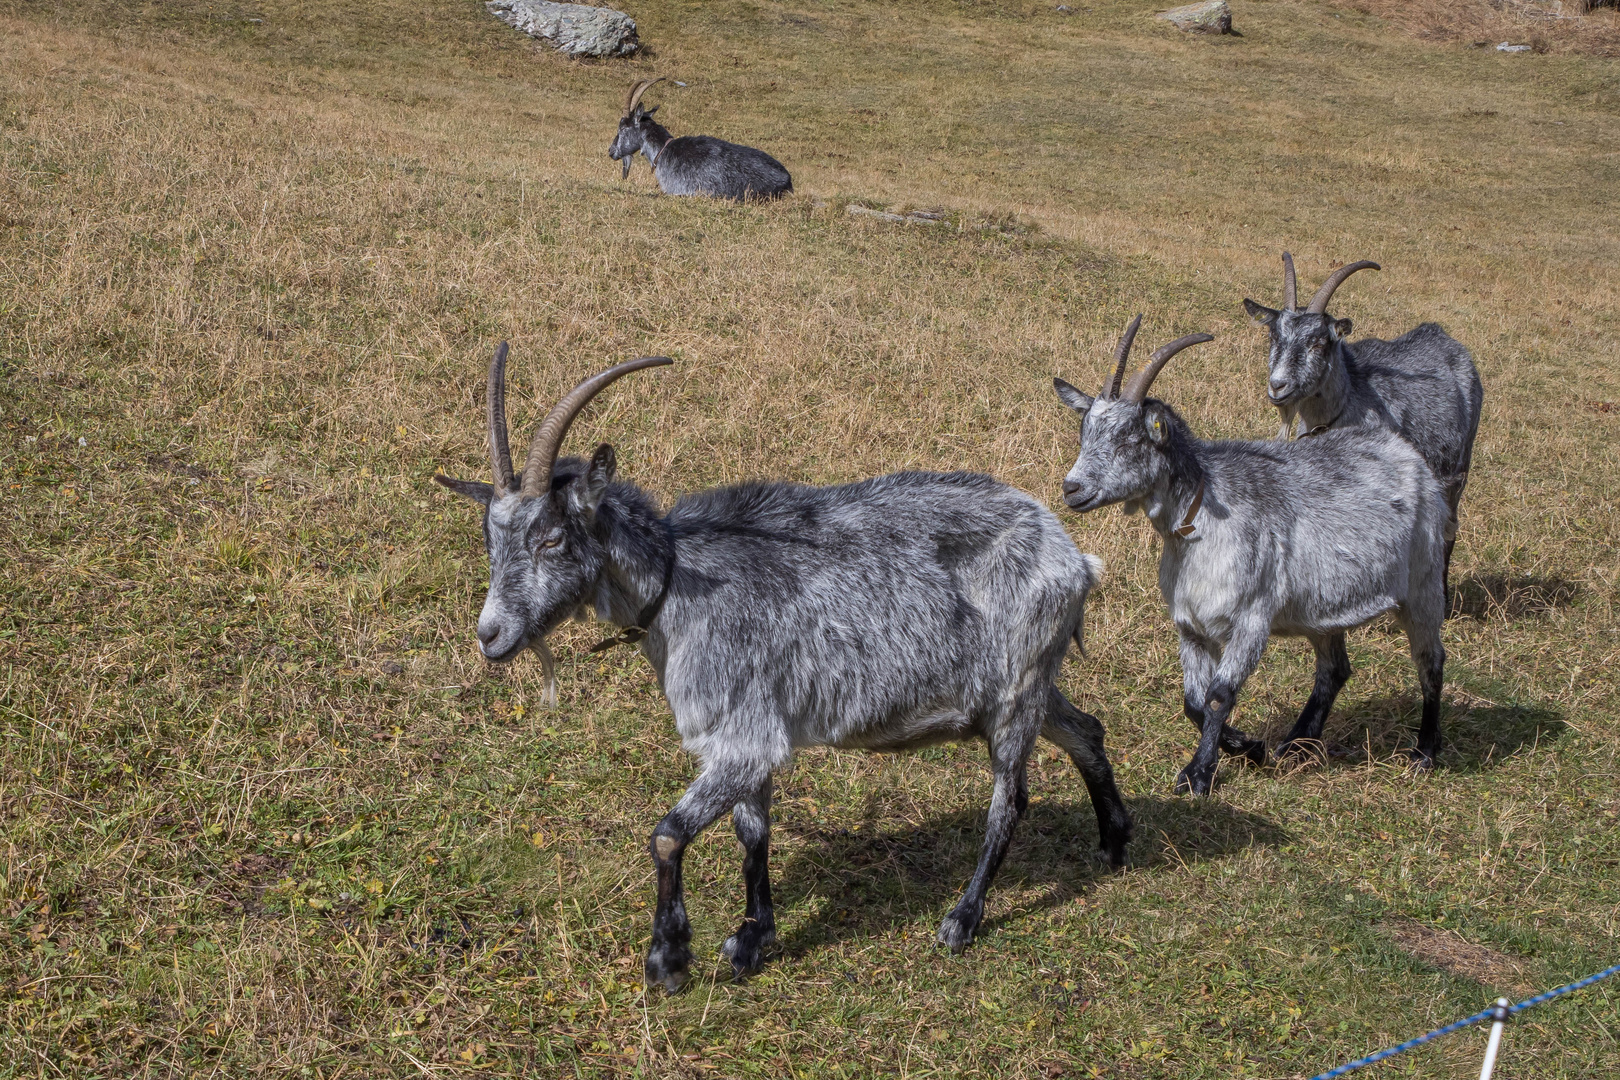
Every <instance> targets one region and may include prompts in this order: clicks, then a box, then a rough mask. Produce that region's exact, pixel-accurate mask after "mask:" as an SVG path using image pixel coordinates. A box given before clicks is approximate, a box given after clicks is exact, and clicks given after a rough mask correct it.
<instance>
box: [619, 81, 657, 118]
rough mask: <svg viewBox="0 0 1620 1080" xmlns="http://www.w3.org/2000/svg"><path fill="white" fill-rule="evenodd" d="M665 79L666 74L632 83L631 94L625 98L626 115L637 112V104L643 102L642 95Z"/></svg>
mask: <svg viewBox="0 0 1620 1080" xmlns="http://www.w3.org/2000/svg"><path fill="white" fill-rule="evenodd" d="M663 81H664V76H662V75H660V76H659V77H658V78H656V79H642V80H641V81H640V82H637V83H632V84H631V86H630V96H629V97H627V98H625V99H624V115H625V116H629V115H630V114H631V113H633V112H635V111H636V106H637V105H640V104H641V95H642V94H645V93H646V92H647V91H648V90H651V89H652V88H653V87H654V86H655V85H657V84H658V83H661V82H663Z"/></svg>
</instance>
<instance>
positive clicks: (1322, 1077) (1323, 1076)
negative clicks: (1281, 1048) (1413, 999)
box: [1311, 964, 1620, 1080]
mask: <svg viewBox="0 0 1620 1080" xmlns="http://www.w3.org/2000/svg"><path fill="white" fill-rule="evenodd" d="M1610 975H1620V964H1616V965H1614V966H1613V967H1611V968H1605V969H1604V970H1602V971H1600V972H1598V973H1597V974H1596V975H1588V976H1587V977H1586V978H1584V979H1581V980H1580V981H1579V982H1572V983H1570V984H1569V985H1567V986H1560V987H1559V988H1558V989H1556V990H1549V991H1547V992H1546V993H1545V994H1537V995H1536V996H1535V997H1533V998H1527V999H1525V1000H1524V1001H1521V1002H1519V1003H1518V1004H1517V1005H1512V1006H1509V1008H1508V1013H1509V1015H1512V1014H1514V1013H1520V1012H1523V1011H1524V1010H1525V1009H1529V1008H1533V1007H1534V1006H1536V1005H1540V1004H1543V1003H1544V1002H1548V1001H1551V1000H1552V999H1553V998H1555V997H1561V996H1563V995H1564V994H1572V993H1574V992H1575V991H1577V990H1583V989H1585V988H1586V987H1588V986H1591V985H1592V984H1593V983H1595V982H1599V981H1601V980H1603V979H1607V978H1608V977H1609V976H1610ZM1495 1012H1496V1006H1494V1005H1493V1006H1491V1007H1490V1008H1488V1009H1483V1010H1481V1011H1480V1012H1477V1013H1475V1014H1474V1015H1473V1016H1470V1017H1467V1018H1465V1019H1462V1020H1458V1021H1457V1022H1456V1023H1454V1024H1447V1025H1446V1026H1445V1027H1443V1028H1435V1029H1434V1030H1433V1031H1431V1032H1429V1033H1428V1034H1427V1035H1419V1036H1418V1037H1417V1038H1415V1039H1410V1040H1408V1041H1406V1042H1403V1043H1401V1045H1399V1046H1392V1047H1390V1048H1389V1049H1388V1050H1380V1051H1378V1053H1376V1054H1368V1055H1367V1056H1366V1057H1364V1058H1358V1059H1357V1060H1355V1061H1352V1062H1350V1063H1349V1064H1348V1065H1340V1066H1339V1067H1338V1068H1337V1069H1329V1070H1328V1071H1327V1072H1325V1073H1318V1074H1317V1075H1316V1076H1313V1077H1311V1080H1334V1078H1335V1077H1339V1076H1343V1075H1344V1074H1345V1073H1349V1072H1355V1071H1356V1070H1357V1069H1359V1068H1361V1067H1362V1066H1364V1065H1373V1064H1376V1063H1377V1062H1380V1061H1383V1060H1384V1059H1385V1058H1392V1057H1394V1056H1395V1055H1396V1054H1404V1053H1406V1052H1407V1051H1408V1050H1412V1049H1415V1048H1416V1047H1419V1046H1422V1045H1423V1044H1424V1043H1426V1042H1433V1041H1434V1040H1435V1039H1438V1038H1439V1037H1440V1036H1442V1035H1450V1034H1451V1033H1452V1032H1453V1031H1461V1030H1462V1029H1463V1028H1465V1027H1469V1026H1470V1025H1473V1024H1478V1023H1480V1022H1482V1021H1485V1020H1489V1019H1490V1018H1491V1015H1492V1014H1493V1013H1495Z"/></svg>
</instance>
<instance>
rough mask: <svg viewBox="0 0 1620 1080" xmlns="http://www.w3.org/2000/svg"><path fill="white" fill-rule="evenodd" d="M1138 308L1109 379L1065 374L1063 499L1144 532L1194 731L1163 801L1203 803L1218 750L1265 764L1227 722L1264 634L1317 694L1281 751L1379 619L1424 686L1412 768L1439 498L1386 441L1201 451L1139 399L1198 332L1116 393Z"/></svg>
mask: <svg viewBox="0 0 1620 1080" xmlns="http://www.w3.org/2000/svg"><path fill="white" fill-rule="evenodd" d="M1141 322H1142V317H1141V316H1140V315H1138V316H1137V317H1136V319H1135V320H1134V321H1133V322H1132V323H1131V325H1130V327H1129V328H1128V329H1127V330H1126V331H1125V336H1124V337H1122V338H1121V339H1120V342H1119V348H1118V350H1117V351H1116V353H1115V359H1116V366H1115V369H1114V375H1113V379H1112V381H1111V382H1110V383H1108V384H1106V385H1105V386H1104V388H1103V390H1102V392H1101V393H1100V394H1099V395H1098V396H1097V397H1096V398H1091V397H1088V396H1086V395H1085V394H1082V393H1081V392H1080V391H1079V390H1076V389H1075V388H1074V387H1073V386H1070V385H1069V384H1068V383H1066V382H1064V381H1063V380H1062V379H1056V380H1054V381H1053V385H1054V387H1055V388H1056V390H1057V394H1058V397H1059V399H1061V400H1062V401H1063V403H1064V404H1065V405H1067V406H1069V408H1071V409H1074V410H1075V411H1076V412H1078V413H1080V414H1081V415H1082V416H1083V417H1084V420H1083V422H1082V425H1081V430H1080V456H1079V458H1078V459H1077V460H1076V461H1075V463H1074V468H1072V469H1070V470H1069V474H1068V476H1067V477H1066V478H1065V479H1064V481H1063V498H1064V501H1065V502H1066V503H1068V505H1069V506H1070V507H1072V508H1073V509H1075V510H1078V511H1080V512H1081V513H1086V512H1089V511H1092V510H1096V509H1098V508H1100V507H1103V506H1108V505H1110V504H1112V503H1117V502H1123V503H1124V504H1125V507H1126V509H1127V510H1132V509H1140V510H1142V511H1144V512H1145V513H1146V514H1147V517H1148V520H1149V521H1151V522H1152V523H1153V527H1154V528H1155V529H1156V530H1158V533H1159V536H1160V537H1161V538H1162V539H1163V542H1164V550H1163V553H1162V554H1161V555H1160V558H1159V591H1160V592H1161V593H1162V594H1163V596H1164V600H1165V603H1166V604H1167V605H1169V608H1170V618H1171V619H1172V620H1173V621H1174V622H1175V625H1176V631H1177V633H1178V634H1179V635H1180V637H1181V667H1182V675H1183V681H1184V698H1183V701H1184V706H1185V710H1186V713H1187V717H1188V719H1190V720H1191V721H1192V722H1193V725H1194V726H1195V727H1197V728H1198V729H1199V730H1200V732H1201V738H1200V741H1199V744H1198V750H1197V753H1196V754H1195V755H1194V756H1193V759H1192V762H1191V763H1190V764H1188V765H1187V767H1186V768H1184V769H1182V770H1181V774H1180V776H1179V777H1178V778H1177V780H1176V789H1177V791H1191V792H1193V793H1194V794H1199V795H1203V794H1208V792H1209V790H1210V786H1211V784H1212V783H1213V781H1214V777H1215V765H1216V757H1217V754H1216V748H1217V746H1218V747H1219V748H1220V749H1221V750H1224V751H1225V752H1227V753H1229V754H1242V755H1244V756H1246V757H1248V758H1249V759H1250V760H1251V761H1253V762H1255V763H1256V764H1262V763H1264V761H1265V753H1266V751H1265V745H1264V744H1263V743H1262V742H1260V741H1259V740H1257V739H1251V738H1250V737H1249V736H1247V735H1245V734H1244V733H1243V732H1241V731H1239V730H1237V729H1235V728H1232V727H1229V726H1228V725H1227V723H1226V720H1227V718H1228V717H1229V716H1231V714H1232V708H1233V706H1234V705H1235V704H1236V701H1237V695H1238V692H1239V691H1240V690H1242V688H1243V684H1244V682H1245V681H1246V680H1247V679H1248V677H1249V675H1250V674H1251V673H1252V672H1253V671H1254V669H1255V666H1256V665H1257V664H1258V663H1259V662H1260V657H1261V654H1262V653H1264V652H1265V648H1266V642H1267V640H1268V639H1269V638H1270V637H1271V635H1273V634H1284V635H1297V636H1302V637H1304V638H1306V639H1307V640H1309V641H1310V643H1311V645H1312V646H1313V647H1314V648H1315V650H1316V685H1315V687H1314V688H1313V689H1312V691H1311V696H1310V699H1309V700H1308V701H1307V702H1306V703H1305V707H1304V709H1303V710H1302V711H1301V712H1300V714H1299V720H1298V722H1297V723H1295V725H1294V728H1293V730H1292V731H1291V732H1289V734H1288V740H1287V742H1286V743H1285V744H1284V745H1283V747H1282V748H1280V749H1279V753H1290V752H1293V751H1295V750H1298V749H1302V747H1299V746H1298V743H1299V741H1300V740H1304V739H1317V738H1318V737H1319V736H1320V735H1321V731H1322V722H1323V720H1325V719H1326V717H1327V714H1328V712H1329V710H1331V709H1332V707H1333V701H1334V698H1336V697H1337V696H1338V693H1339V690H1340V689H1341V688H1342V687H1343V686H1344V683H1345V681H1346V680H1347V679H1348V678H1349V677H1350V659H1349V657H1348V655H1346V653H1345V647H1344V635H1345V631H1347V630H1350V629H1352V628H1354V627H1357V626H1361V625H1363V624H1364V623H1366V622H1368V621H1369V620H1371V619H1373V618H1375V617H1376V616H1378V615H1379V614H1381V613H1383V612H1385V611H1391V610H1393V612H1394V615H1395V618H1396V620H1397V621H1398V622H1399V623H1400V625H1401V627H1402V628H1403V629H1404V630H1405V631H1406V635H1407V639H1408V641H1409V642H1410V645H1411V650H1412V659H1413V662H1414V663H1415V664H1416V665H1417V669H1418V679H1419V682H1420V683H1421V684H1422V687H1423V725H1422V729H1421V730H1420V732H1419V733H1418V746H1417V761H1418V764H1419V765H1421V766H1425V767H1429V766H1432V765H1433V763H1434V756H1435V754H1436V753H1438V752H1439V749H1440V726H1439V719H1440V687H1441V680H1442V677H1443V673H1444V666H1445V656H1446V654H1445V649H1444V648H1443V647H1442V646H1441V643H1440V627H1441V623H1442V620H1443V618H1444V614H1445V612H1444V607H1445V600H1444V592H1443V590H1442V587H1441V573H1442V563H1441V560H1442V558H1443V557H1444V549H1445V534H1446V504H1445V496H1444V494H1443V493H1442V492H1441V490H1440V485H1439V484H1438V483H1437V482H1436V481H1435V479H1434V474H1433V473H1432V472H1430V471H1429V467H1428V466H1427V465H1425V464H1424V462H1423V459H1422V458H1421V457H1419V456H1418V454H1417V452H1416V451H1415V450H1413V449H1412V447H1411V446H1410V445H1409V444H1407V443H1406V442H1405V441H1404V440H1402V439H1400V438H1399V437H1397V436H1396V435H1394V434H1392V433H1390V432H1388V431H1383V430H1376V429H1375V430H1372V431H1366V432H1360V431H1340V430H1337V429H1335V430H1331V431H1328V432H1326V433H1324V434H1322V435H1320V436H1318V437H1316V438H1314V439H1302V440H1300V441H1297V442H1277V441H1265V442H1204V441H1202V440H1200V439H1198V438H1196V437H1195V436H1194V435H1193V434H1192V432H1191V431H1190V430H1189V429H1188V427H1187V425H1186V423H1185V422H1184V421H1183V420H1182V419H1181V417H1180V416H1178V415H1177V414H1176V411H1175V410H1174V409H1172V408H1171V407H1170V406H1168V405H1166V404H1165V403H1164V402H1162V401H1159V400H1156V399H1154V398H1149V397H1148V396H1147V393H1148V390H1149V389H1150V388H1151V387H1152V386H1153V380H1154V379H1155V378H1156V377H1157V376H1158V374H1159V372H1160V371H1161V370H1162V369H1163V368H1164V365H1165V364H1166V363H1167V362H1168V361H1169V359H1170V357H1172V356H1174V355H1175V354H1176V353H1177V352H1179V351H1180V350H1182V349H1184V348H1186V347H1187V346H1189V345H1194V344H1197V343H1198V342H1201V341H1210V340H1213V339H1212V338H1211V337H1210V336H1209V335H1208V334H1193V335H1189V336H1188V337H1184V338H1181V339H1180V340H1178V341H1175V342H1172V343H1171V344H1169V345H1166V346H1165V347H1164V348H1162V349H1160V350H1159V351H1158V352H1156V353H1154V354H1153V358H1152V360H1151V361H1150V362H1149V363H1148V365H1147V366H1146V367H1145V368H1143V369H1142V371H1141V372H1140V373H1139V374H1138V375H1136V376H1135V377H1134V378H1133V379H1132V380H1131V381H1130V383H1129V384H1128V385H1126V387H1125V389H1124V392H1123V393H1122V392H1121V391H1120V381H1121V380H1122V379H1123V377H1124V374H1125V362H1126V359H1127V357H1128V356H1129V354H1130V348H1131V342H1132V340H1133V339H1134V338H1135V336H1136V331H1137V328H1138V327H1139V326H1140V325H1141Z"/></svg>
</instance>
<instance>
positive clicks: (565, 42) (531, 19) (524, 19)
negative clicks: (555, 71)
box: [484, 0, 641, 56]
mask: <svg viewBox="0 0 1620 1080" xmlns="http://www.w3.org/2000/svg"><path fill="white" fill-rule="evenodd" d="M484 7H485V8H486V9H488V11H489V13H490V14H491V15H493V16H495V17H496V18H497V19H499V20H501V22H503V23H505V24H506V25H508V26H510V27H513V28H515V29H518V30H521V31H523V32H524V33H525V34H528V35H529V36H530V37H533V38H544V39H545V40H547V41H549V42H551V43H552V44H553V45H555V46H557V51H558V52H562V53H567V54H568V55H569V56H629V55H630V54H632V53H634V52H635V51H636V50H637V49H639V48H641V42H640V41H639V40H638V39H637V37H636V21H635V20H634V19H632V18H631V17H630V16H628V15H626V14H625V13H624V12H622V11H614V10H613V9H612V8H605V7H587V6H585V5H584V4H553V3H548V2H547V0H487V2H486V3H485V4H484Z"/></svg>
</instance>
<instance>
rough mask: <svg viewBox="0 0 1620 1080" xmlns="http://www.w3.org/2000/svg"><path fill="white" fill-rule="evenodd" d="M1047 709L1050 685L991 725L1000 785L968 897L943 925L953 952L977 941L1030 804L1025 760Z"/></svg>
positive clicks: (942, 934)
mask: <svg viewBox="0 0 1620 1080" xmlns="http://www.w3.org/2000/svg"><path fill="white" fill-rule="evenodd" d="M1046 708H1047V701H1046V688H1045V687H1041V688H1039V689H1035V690H1029V691H1026V692H1025V693H1024V694H1022V695H1020V698H1019V700H1018V701H1017V702H1016V703H1015V704H1014V705H1013V714H1012V715H1011V716H1009V717H1008V718H1007V719H1006V720H1005V721H1003V722H1002V723H1001V724H994V725H991V727H990V730H991V732H992V734H991V736H990V739H991V741H990V769H991V772H992V774H993V775H994V776H995V789H994V791H993V792H992V794H991V796H990V813H989V816H988V817H987V819H986V821H985V829H984V848H983V850H982V851H981V852H980V853H979V865H978V867H977V869H975V870H974V872H973V879H972V880H971V881H969V882H968V887H967V888H966V889H965V890H964V891H963V893H962V898H961V899H960V900H958V901H957V902H956V907H954V908H952V909H951V913H950V914H949V915H947V916H945V921H944V922H942V923H940V924H939V940H940V944H942V945H945V946H948V947H949V948H950V950H951V951H952V952H955V953H959V952H961V951H962V950H963V949H965V948H967V947H968V946H969V945H970V944H972V943H973V936H974V934H976V933H978V930H979V922H980V920H982V919H983V918H984V897H985V894H986V893H987V892H989V891H990V882H991V881H992V880H994V879H995V876H996V871H997V870H999V869H1000V868H1001V860H1002V859H1004V858H1006V857H1007V848H1008V847H1009V846H1010V845H1011V844H1012V835H1013V828H1014V827H1015V826H1016V825H1017V824H1018V819H1019V818H1021V817H1023V816H1024V811H1025V810H1026V809H1028V808H1029V784H1028V780H1027V777H1026V770H1025V762H1026V761H1027V760H1028V759H1029V752H1030V751H1031V750H1032V749H1034V746H1035V737H1036V736H1037V735H1038V734H1039V733H1040V730H1041V727H1042V726H1043V724H1044V721H1045V716H1044V713H1045V712H1046ZM1036 710H1039V711H1036Z"/></svg>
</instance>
